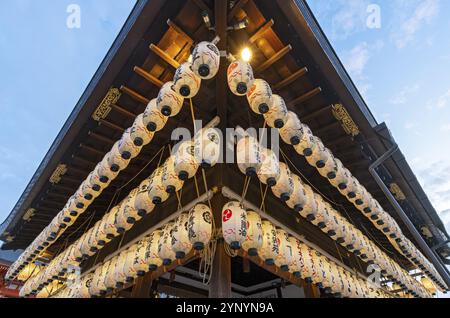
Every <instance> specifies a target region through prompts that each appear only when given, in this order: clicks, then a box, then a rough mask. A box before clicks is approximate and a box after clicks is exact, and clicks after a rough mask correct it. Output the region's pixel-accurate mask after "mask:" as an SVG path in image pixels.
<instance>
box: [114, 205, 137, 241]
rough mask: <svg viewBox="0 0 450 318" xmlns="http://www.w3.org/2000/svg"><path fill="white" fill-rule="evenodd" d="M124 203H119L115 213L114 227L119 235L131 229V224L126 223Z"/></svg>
mask: <svg viewBox="0 0 450 318" xmlns="http://www.w3.org/2000/svg"><path fill="white" fill-rule="evenodd" d="M124 203H125V201H122V202H120V203H119V204H118V205H117V212H116V213H115V218H114V226H115V227H116V228H117V232H119V233H120V234H123V233H125V232H126V231H128V230H129V229H131V228H132V227H133V224H131V223H128V222H127V216H126V215H125V211H124V208H125V204H124Z"/></svg>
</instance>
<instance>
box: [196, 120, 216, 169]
mask: <svg viewBox="0 0 450 318" xmlns="http://www.w3.org/2000/svg"><path fill="white" fill-rule="evenodd" d="M220 154H221V144H220V134H219V132H218V130H217V129H215V128H205V129H202V130H200V131H199V132H198V133H197V134H196V136H195V139H194V155H195V159H196V160H197V162H198V163H200V164H201V166H202V167H203V168H210V167H213V166H215V165H216V164H217V162H218V161H219V159H220Z"/></svg>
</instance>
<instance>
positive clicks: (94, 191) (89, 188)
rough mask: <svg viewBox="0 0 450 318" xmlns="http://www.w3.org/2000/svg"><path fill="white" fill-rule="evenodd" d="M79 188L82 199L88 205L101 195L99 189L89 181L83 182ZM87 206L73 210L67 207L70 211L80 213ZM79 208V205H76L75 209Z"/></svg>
mask: <svg viewBox="0 0 450 318" xmlns="http://www.w3.org/2000/svg"><path fill="white" fill-rule="evenodd" d="M80 188H81V192H82V194H84V198H85V199H86V200H87V201H88V202H89V204H90V203H91V202H92V200H94V199H95V198H97V197H98V196H99V195H100V194H101V192H100V188H99V187H97V186H96V185H95V184H92V183H91V181H90V180H89V179H86V180H84V181H83V183H82V184H81V185H80ZM89 204H86V205H85V206H84V205H83V208H82V209H73V208H70V207H69V206H67V207H68V209H69V210H71V211H74V212H78V213H81V211H83V210H85V209H86V208H87V206H88V205H89ZM80 206H81V205H79V204H78V203H77V204H76V207H77V208H79V207H80Z"/></svg>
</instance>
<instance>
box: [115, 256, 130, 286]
mask: <svg viewBox="0 0 450 318" xmlns="http://www.w3.org/2000/svg"><path fill="white" fill-rule="evenodd" d="M127 256H128V250H124V251H122V252H120V254H119V258H118V259H117V263H116V267H115V268H114V280H115V282H116V286H115V287H116V288H122V287H123V285H125V282H126V279H127V277H126V275H125V265H126V263H127Z"/></svg>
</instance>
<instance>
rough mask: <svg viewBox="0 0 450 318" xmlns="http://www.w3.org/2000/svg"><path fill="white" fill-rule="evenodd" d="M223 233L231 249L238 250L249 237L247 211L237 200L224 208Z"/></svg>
mask: <svg viewBox="0 0 450 318" xmlns="http://www.w3.org/2000/svg"><path fill="white" fill-rule="evenodd" d="M222 234H223V238H224V239H225V242H227V243H228V244H229V245H230V247H231V249H233V250H238V249H240V248H241V245H242V242H244V241H245V239H246V237H247V213H246V212H245V210H244V209H243V208H242V207H241V204H240V203H239V202H237V201H231V202H228V203H227V204H225V205H224V207H223V208H222Z"/></svg>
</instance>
